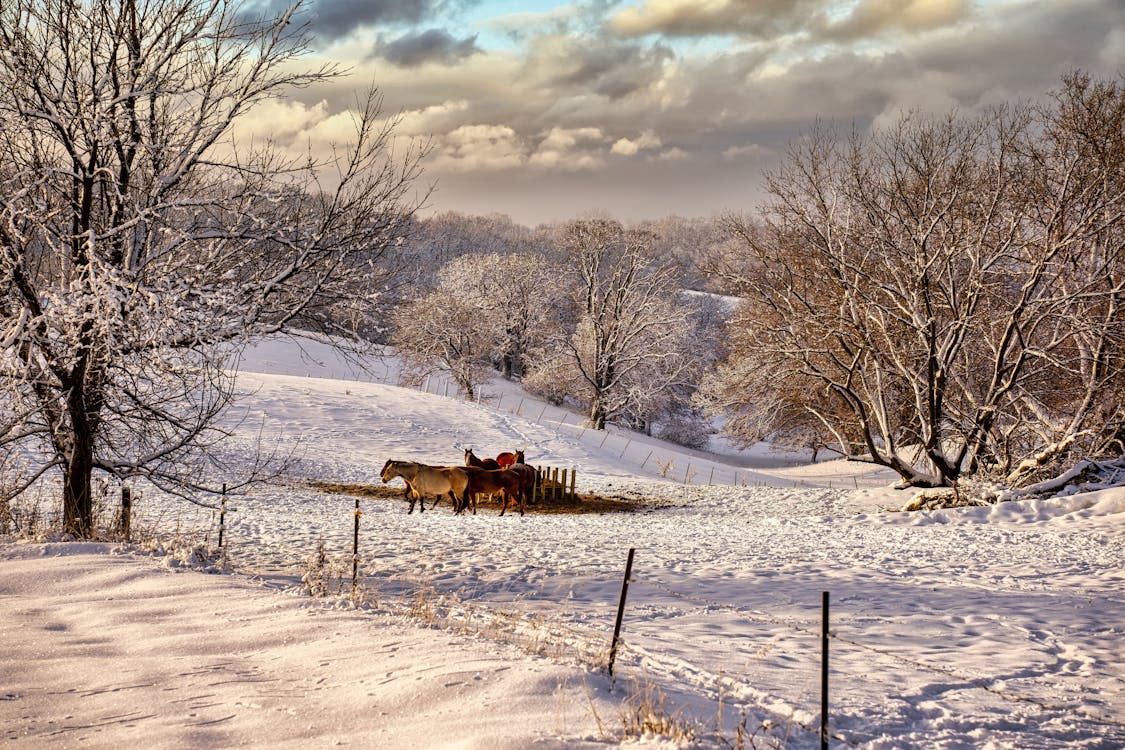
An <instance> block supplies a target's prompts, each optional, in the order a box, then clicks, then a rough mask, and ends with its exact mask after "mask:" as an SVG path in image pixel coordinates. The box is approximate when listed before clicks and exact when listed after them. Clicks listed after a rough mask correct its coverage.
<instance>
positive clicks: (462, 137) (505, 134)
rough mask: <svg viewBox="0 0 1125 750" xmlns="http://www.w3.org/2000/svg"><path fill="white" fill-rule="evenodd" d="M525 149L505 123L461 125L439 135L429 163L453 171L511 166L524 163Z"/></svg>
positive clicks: (523, 143)
mask: <svg viewBox="0 0 1125 750" xmlns="http://www.w3.org/2000/svg"><path fill="white" fill-rule="evenodd" d="M527 152H528V148H527V144H526V143H525V142H524V140H523V139H522V138H520V136H519V135H518V134H517V133H516V131H515V130H513V129H512V128H510V127H508V126H507V125H482V124H477V125H462V126H461V127H459V128H457V129H455V130H453V131H452V132H450V133H447V134H446V135H444V136H441V137H440V143H439V144H438V147H437V149H435V155H434V156H433V157H432V159H431V166H432V167H434V168H435V169H437V170H439V171H441V170H449V171H453V172H468V171H485V172H490V171H495V170H502V169H514V168H516V167H521V166H523V165H524V164H526V163H527Z"/></svg>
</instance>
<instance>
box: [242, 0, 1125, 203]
mask: <svg viewBox="0 0 1125 750" xmlns="http://www.w3.org/2000/svg"><path fill="white" fill-rule="evenodd" d="M250 2H251V5H252V6H253V4H254V3H255V2H256V3H257V7H258V8H261V9H266V10H269V9H271V8H274V7H280V3H281V2H282V0H250ZM302 18H303V19H304V20H305V21H306V22H307V23H308V28H309V31H310V32H311V34H312V35H313V39H312V53H311V55H310V62H312V61H313V58H316V60H317V61H321V60H330V61H332V62H336V63H338V64H340V65H342V66H344V67H346V68H347V69H348V71H349V75H348V76H346V77H343V78H340V79H337V80H335V81H333V82H331V83H328V84H325V85H322V86H318V87H312V88H309V89H307V90H303V91H300V92H297V94H296V96H295V97H294V98H293V99H292V100H291V101H287V102H282V103H275V104H271V105H269V106H267V107H263V108H260V109H259V110H258V111H257V112H256V113H255V114H254V115H253V116H254V117H257V118H259V121H260V122H261V123H263V126H265V127H268V128H270V129H271V130H272V131H273V134H274V136H275V137H276V138H277V139H278V140H279V142H284V141H285V140H286V139H290V140H291V141H292V142H293V143H294V144H301V143H305V144H307V143H310V142H323V140H324V139H325V138H327V137H329V136H330V135H334V134H337V133H339V131H340V123H341V122H342V121H343V120H342V117H343V115H344V113H346V111H347V109H348V108H349V107H354V104H355V101H356V96H357V92H360V91H363V90H365V89H366V88H367V87H368V86H370V85H372V84H374V85H375V86H376V87H377V88H378V89H379V90H380V91H381V92H382V94H383V96H384V111H385V112H387V113H388V114H392V115H397V116H401V118H402V119H401V121H400V122H399V124H398V127H397V131H396V132H397V133H398V134H399V135H400V136H416V137H418V138H429V139H432V140H431V141H430V143H431V146H432V151H431V153H430V156H429V157H428V159H427V162H426V176H425V177H424V178H423V182H424V185H425V186H429V185H431V184H432V185H434V186H435V191H434V193H433V194H432V196H431V197H430V199H429V203H428V210H429V211H461V212H465V213H473V214H490V213H501V214H508V215H510V216H512V217H513V218H514V219H515V220H517V221H520V222H522V223H527V224H535V223H539V222H545V221H561V220H566V219H571V218H575V217H578V216H581V215H588V214H590V213H592V212H598V213H603V214H604V213H608V214H610V215H613V216H615V217H616V218H619V219H622V220H626V221H633V220H640V219H648V218H659V217H661V216H666V215H672V214H675V215H681V216H711V215H715V214H718V213H723V212H726V211H751V210H753V208H754V207H755V206H756V205H758V204H759V203H760V202H761V201H762V199H763V194H762V183H763V175H764V174H765V172H766V171H767V170H769V169H770V168H771V167H773V166H775V165H776V164H777V163H778V160H779V159H780V158H782V157H783V156H784V154H785V151H786V148H787V145H788V144H789V143H790V142H792V141H793V140H794V139H796V138H798V137H800V135H801V134H802V133H803V132H807V131H808V130H809V129H810V128H811V127H812V126H813V124H814V123H815V122H816V121H817V120H818V119H820V120H821V121H824V122H828V123H834V124H836V125H838V126H840V127H842V128H844V129H845V130H851V128H852V127H857V128H859V129H860V130H868V129H870V128H872V127H879V126H880V125H886V124H889V123H891V122H893V121H894V120H895V119H896V118H897V117H898V116H899V115H900V114H901V113H902V112H904V111H908V110H921V111H924V112H932V113H942V114H944V113H946V112H949V111H951V110H954V109H956V110H957V111H959V112H962V113H965V114H972V113H975V112H979V111H982V110H983V109H985V108H987V107H989V106H992V105H995V104H998V103H1002V102H1016V101H1024V100H1028V99H1034V98H1039V97H1043V96H1044V95H1045V94H1046V93H1047V92H1049V91H1050V90H1051V89H1053V88H1056V87H1057V86H1058V85H1059V82H1060V77H1061V76H1062V75H1064V74H1065V73H1067V72H1069V71H1073V70H1075V69H1080V70H1083V71H1086V72H1088V73H1089V74H1091V75H1092V76H1094V77H1097V78H1104V79H1111V78H1115V77H1117V76H1118V75H1121V74H1122V73H1123V72H1125V2H1123V0H632V1H629V0H617V1H615V0H589V1H587V2H571V3H567V2H558V0H532V1H530V2H514V1H512V0H307V5H306V6H305V7H304V8H303V10H302Z"/></svg>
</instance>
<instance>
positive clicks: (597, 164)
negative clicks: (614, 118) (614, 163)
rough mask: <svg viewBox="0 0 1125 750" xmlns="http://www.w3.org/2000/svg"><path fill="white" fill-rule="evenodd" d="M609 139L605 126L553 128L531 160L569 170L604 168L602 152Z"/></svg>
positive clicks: (530, 162)
mask: <svg viewBox="0 0 1125 750" xmlns="http://www.w3.org/2000/svg"><path fill="white" fill-rule="evenodd" d="M605 141H606V137H605V134H604V133H603V132H602V130H601V128H593V127H586V128H559V127H555V128H551V130H550V132H548V133H547V135H546V137H545V138H543V140H542V141H540V142H539V146H538V148H537V149H536V150H535V153H534V154H532V155H531V158H530V159H529V160H528V163H529V164H531V165H532V166H536V167H543V168H547V169H562V170H565V171H569V172H577V171H585V170H592V169H600V168H601V167H603V166H604V165H605V159H604V158H603V156H602V146H603V144H604V143H605Z"/></svg>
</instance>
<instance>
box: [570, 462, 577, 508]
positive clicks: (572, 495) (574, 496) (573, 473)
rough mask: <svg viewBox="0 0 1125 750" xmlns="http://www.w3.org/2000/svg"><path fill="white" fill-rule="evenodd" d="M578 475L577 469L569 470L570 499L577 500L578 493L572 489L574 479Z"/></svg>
mask: <svg viewBox="0 0 1125 750" xmlns="http://www.w3.org/2000/svg"><path fill="white" fill-rule="evenodd" d="M577 476H578V469H573V470H571V472H570V499H571V500H572V501H574V502H578V493H577V492H575V491H574V480H575V478H576V477H577Z"/></svg>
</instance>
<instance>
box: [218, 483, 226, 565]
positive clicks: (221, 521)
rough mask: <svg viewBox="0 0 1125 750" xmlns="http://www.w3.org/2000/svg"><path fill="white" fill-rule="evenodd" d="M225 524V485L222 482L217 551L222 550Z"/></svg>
mask: <svg viewBox="0 0 1125 750" xmlns="http://www.w3.org/2000/svg"><path fill="white" fill-rule="evenodd" d="M226 524H227V485H226V482H223V495H222V497H221V498H220V500H219V549H222V548H223V529H224V528H225V527H226Z"/></svg>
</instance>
